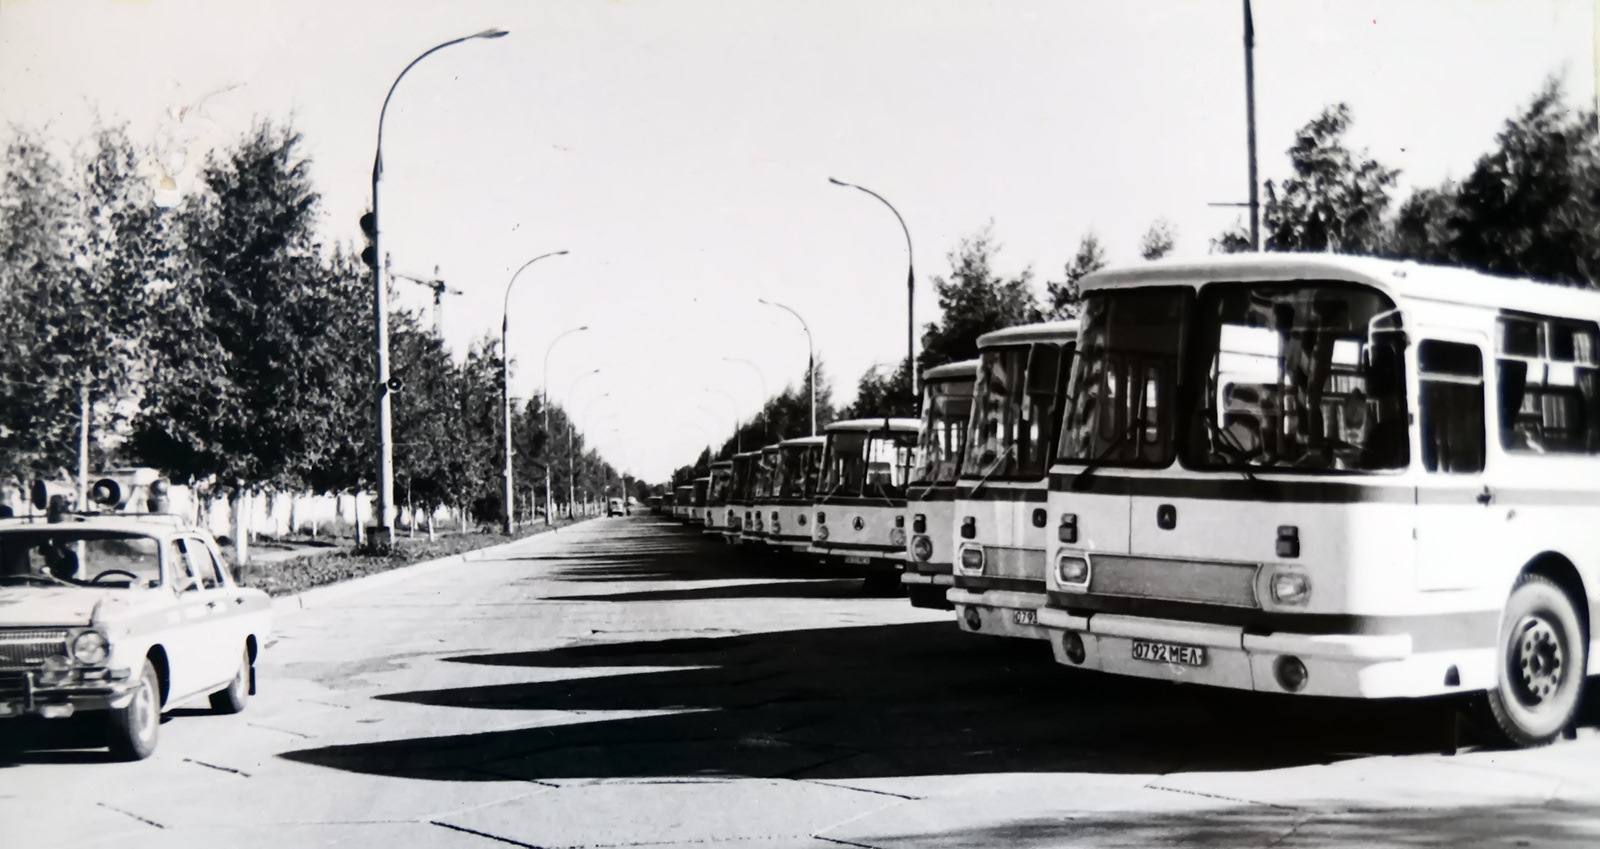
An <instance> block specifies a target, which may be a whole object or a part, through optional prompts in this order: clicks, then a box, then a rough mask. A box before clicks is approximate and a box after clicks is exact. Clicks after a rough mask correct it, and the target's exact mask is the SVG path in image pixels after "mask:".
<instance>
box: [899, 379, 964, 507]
mask: <svg viewBox="0 0 1600 849" xmlns="http://www.w3.org/2000/svg"><path fill="white" fill-rule="evenodd" d="M971 414H972V381H971V380H967V379H957V380H942V381H937V382H933V383H929V384H928V385H927V390H926V395H925V401H924V403H923V405H922V437H921V441H920V443H919V444H918V445H917V467H916V470H915V472H913V474H912V475H911V482H912V483H913V484H915V485H926V484H937V483H955V481H956V474H957V473H958V472H960V470H961V457H962V453H963V451H964V449H965V448H966V445H967V420H968V419H970V418H971Z"/></svg>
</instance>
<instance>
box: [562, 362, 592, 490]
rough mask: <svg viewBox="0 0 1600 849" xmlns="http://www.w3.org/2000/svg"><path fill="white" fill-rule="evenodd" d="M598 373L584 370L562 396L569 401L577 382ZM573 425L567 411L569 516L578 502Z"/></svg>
mask: <svg viewBox="0 0 1600 849" xmlns="http://www.w3.org/2000/svg"><path fill="white" fill-rule="evenodd" d="M599 373H600V370H599V369H590V370H589V371H586V372H584V373H583V374H580V375H578V376H577V377H575V378H573V379H572V383H570V384H568V385H567V394H566V396H564V397H566V398H567V400H569V401H570V400H571V399H572V395H573V393H574V392H576V391H577V390H578V384H580V383H582V382H583V381H584V379H585V378H589V377H593V376H595V375H597V374H599ZM573 426H574V421H573V418H572V413H571V412H568V413H567V515H569V516H570V515H572V511H573V507H574V506H576V505H577V503H578V502H577V500H576V499H577V494H578V488H577V484H576V482H574V481H573V477H572V462H573V461H572V453H573V450H574V449H573V444H572V442H573V436H572V435H573V433H574V432H575V431H574V430H573Z"/></svg>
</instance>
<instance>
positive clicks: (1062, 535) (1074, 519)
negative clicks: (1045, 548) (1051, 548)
mask: <svg viewBox="0 0 1600 849" xmlns="http://www.w3.org/2000/svg"><path fill="white" fill-rule="evenodd" d="M1056 539H1058V540H1060V541H1062V542H1065V543H1076V542H1077V541H1078V514H1077V513H1062V514H1061V524H1060V525H1058V526H1057V527H1056Z"/></svg>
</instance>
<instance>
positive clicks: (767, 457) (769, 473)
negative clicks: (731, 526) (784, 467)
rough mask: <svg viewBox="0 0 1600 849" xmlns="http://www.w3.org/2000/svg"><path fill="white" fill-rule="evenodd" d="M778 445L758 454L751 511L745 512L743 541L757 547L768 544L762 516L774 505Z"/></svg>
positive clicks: (754, 472) (764, 521)
mask: <svg viewBox="0 0 1600 849" xmlns="http://www.w3.org/2000/svg"><path fill="white" fill-rule="evenodd" d="M777 468H778V445H777V443H773V444H772V445H768V446H767V447H765V448H763V449H761V450H760V451H758V452H756V460H755V469H754V470H753V472H752V483H751V487H750V509H749V510H747V511H745V520H744V533H742V534H740V537H741V539H743V540H744V541H745V542H748V543H754V544H756V545H766V544H767V522H766V519H765V518H764V517H763V516H762V515H761V514H762V511H764V510H767V509H769V507H768V505H770V504H771V503H772V492H773V483H774V480H775V478H776V477H777Z"/></svg>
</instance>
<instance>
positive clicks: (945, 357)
mask: <svg viewBox="0 0 1600 849" xmlns="http://www.w3.org/2000/svg"><path fill="white" fill-rule="evenodd" d="M999 250H1000V245H999V244H998V243H997V242H996V241H995V238H994V225H993V223H992V222H991V223H990V224H988V225H985V226H984V228H983V229H981V230H979V231H978V232H976V233H974V234H973V235H971V236H968V237H966V238H964V239H962V240H961V243H960V244H959V245H957V246H956V248H955V249H954V250H952V251H950V253H949V254H948V255H947V256H948V258H949V261H950V274H949V276H948V277H935V278H934V279H933V290H934V293H935V295H936V296H937V299H938V303H939V320H938V321H937V322H934V323H930V324H928V325H926V326H925V327H924V329H923V333H922V353H921V354H919V355H918V356H917V365H918V367H919V368H920V369H929V368H933V367H934V366H938V365H944V364H945V363H951V362H955V361H957V360H966V359H971V358H972V357H975V356H977V355H978V337H979V336H982V335H983V334H985V333H988V332H990V331H991V330H999V329H1000V328H1002V327H1011V326H1013V325H1017V324H1027V323H1029V322H1035V321H1039V320H1041V319H1042V317H1043V316H1042V315H1041V314H1040V312H1039V304H1038V299H1037V298H1036V297H1035V295H1034V291H1033V285H1032V280H1033V273H1032V271H1030V270H1024V271H1023V272H1022V273H1021V274H1018V275H1017V276H1015V277H1010V278H1007V277H1002V276H1000V274H998V273H997V272H995V271H994V269H993V262H994V256H995V254H997V253H998V252H999ZM908 388H909V387H908Z"/></svg>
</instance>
